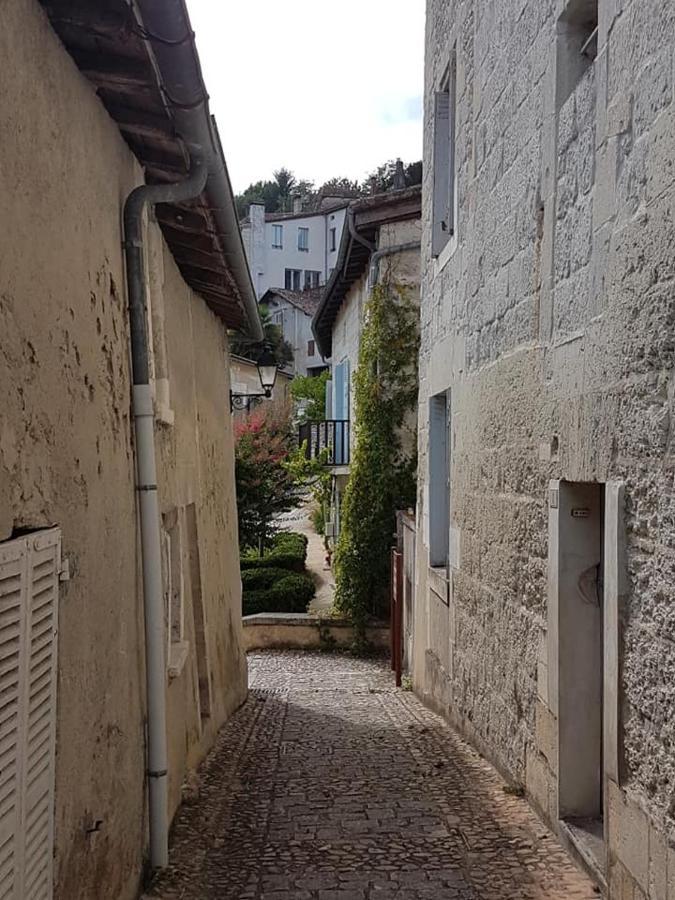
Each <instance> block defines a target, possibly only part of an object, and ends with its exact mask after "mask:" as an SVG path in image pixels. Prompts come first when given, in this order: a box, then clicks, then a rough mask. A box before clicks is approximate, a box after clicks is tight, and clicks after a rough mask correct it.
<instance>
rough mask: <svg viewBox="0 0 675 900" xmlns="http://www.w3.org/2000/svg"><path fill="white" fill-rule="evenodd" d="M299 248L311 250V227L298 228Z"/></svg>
mask: <svg viewBox="0 0 675 900" xmlns="http://www.w3.org/2000/svg"><path fill="white" fill-rule="evenodd" d="M298 250H309V228H298Z"/></svg>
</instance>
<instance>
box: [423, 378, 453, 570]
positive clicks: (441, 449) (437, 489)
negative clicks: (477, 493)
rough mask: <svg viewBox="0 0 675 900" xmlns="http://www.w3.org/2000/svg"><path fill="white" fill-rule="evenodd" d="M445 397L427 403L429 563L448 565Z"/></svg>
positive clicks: (439, 395) (447, 470)
mask: <svg viewBox="0 0 675 900" xmlns="http://www.w3.org/2000/svg"><path fill="white" fill-rule="evenodd" d="M448 400H449V395H448V394H447V393H444V394H436V395H435V396H433V397H431V398H430V400H429V500H428V502H429V562H430V563H431V565H432V566H446V565H447V564H448V555H449V543H450V521H449V519H450V516H449V510H450V497H449V469H450V454H449V437H450V433H449V431H450V429H449V416H448Z"/></svg>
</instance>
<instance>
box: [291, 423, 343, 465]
mask: <svg viewBox="0 0 675 900" xmlns="http://www.w3.org/2000/svg"><path fill="white" fill-rule="evenodd" d="M298 438H299V444H300V446H301V447H302V445H303V444H304V443H306V446H305V452H306V455H307V459H319V458H321V459H323V461H324V463H325V465H327V466H348V465H349V421H342V420H339V419H327V420H326V421H324V422H304V423H303V424H302V425H300V428H299V434H298Z"/></svg>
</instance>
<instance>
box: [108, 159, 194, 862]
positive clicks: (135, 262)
mask: <svg viewBox="0 0 675 900" xmlns="http://www.w3.org/2000/svg"><path fill="white" fill-rule="evenodd" d="M206 178H207V168H206V165H205V163H204V161H203V158H202V156H201V155H199V154H197V153H195V152H193V155H192V164H191V166H190V172H189V175H188V176H187V178H186V179H185V180H184V181H182V182H179V183H178V184H162V185H141V186H140V187H137V188H135V189H134V190H133V191H132V192H131V193H130V194H129V196H128V197H127V201H126V203H125V205H124V250H125V256H126V269H127V291H128V295H129V321H130V332H131V364H132V375H133V388H132V409H133V418H134V431H135V436H136V491H137V493H138V505H139V511H140V532H141V564H142V571H143V611H144V619H145V678H146V690H147V775H148V811H149V824H150V864H151V866H152V868H153V869H161V868H164V867H165V866H166V865H168V862H169V840H168V834H169V815H168V777H167V776H168V754H167V734H166V659H165V647H166V639H165V629H166V625H165V614H164V593H163V590H162V556H161V532H160V511H159V498H158V495H157V466H156V461H155V414H154V408H153V401H152V393H151V387H150V359H149V348H148V327H147V305H148V301H147V287H146V278H145V249H144V245H143V234H144V230H143V214H144V212H145V210H146V208H148V207H153V206H154V205H155V204H156V203H180V202H181V201H183V200H190V199H192V198H193V197H197V196H199V195H200V194H201V193H202V191H203V190H204V185H205V184H206Z"/></svg>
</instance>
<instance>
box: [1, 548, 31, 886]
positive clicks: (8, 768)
mask: <svg viewBox="0 0 675 900" xmlns="http://www.w3.org/2000/svg"><path fill="white" fill-rule="evenodd" d="M24 572H25V550H24V542H23V541H12V542H11V544H6V545H4V546H0V898H2V900H14V898H15V897H17V896H18V893H17V892H18V884H17V857H18V855H19V854H18V849H17V838H18V832H19V818H20V814H21V797H20V792H19V771H18V765H19V757H20V756H21V751H20V737H19V730H20V722H19V682H20V656H21V654H20V648H21V638H22V633H23V627H22V625H23V615H24V609H25V579H24V577H23V576H24Z"/></svg>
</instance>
